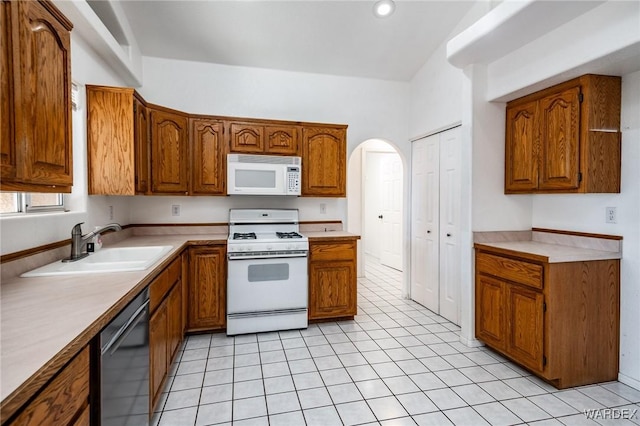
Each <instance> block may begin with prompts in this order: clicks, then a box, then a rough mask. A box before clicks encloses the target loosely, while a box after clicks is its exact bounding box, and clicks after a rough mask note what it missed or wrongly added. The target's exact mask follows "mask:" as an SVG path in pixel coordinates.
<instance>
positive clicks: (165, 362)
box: [149, 301, 169, 412]
mask: <svg viewBox="0 0 640 426" xmlns="http://www.w3.org/2000/svg"><path fill="white" fill-rule="evenodd" d="M167 353H168V351H167V303H166V301H165V302H163V303H162V304H161V305H160V306H159V307H158V309H157V310H156V311H155V313H154V314H153V315H152V316H151V319H150V320H149V369H150V371H149V391H150V395H151V398H150V399H149V403H150V404H151V412H153V408H154V407H155V405H156V402H157V400H158V397H159V396H160V393H161V392H162V382H163V380H164V377H165V375H166V374H167V372H168V370H169V358H168V357H167Z"/></svg>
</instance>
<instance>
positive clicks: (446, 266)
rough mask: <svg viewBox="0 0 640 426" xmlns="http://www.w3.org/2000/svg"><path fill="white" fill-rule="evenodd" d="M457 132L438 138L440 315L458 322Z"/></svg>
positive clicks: (458, 206)
mask: <svg viewBox="0 0 640 426" xmlns="http://www.w3.org/2000/svg"><path fill="white" fill-rule="evenodd" d="M460 158H461V157H460V128H459V127H456V128H454V129H451V130H449V131H446V132H444V133H441V135H440V315H442V316H443V317H445V318H446V319H448V320H449V321H451V322H453V323H455V324H458V323H459V321H460Z"/></svg>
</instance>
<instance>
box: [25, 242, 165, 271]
mask: <svg viewBox="0 0 640 426" xmlns="http://www.w3.org/2000/svg"><path fill="white" fill-rule="evenodd" d="M172 248H173V246H147V247H112V248H104V249H102V250H100V251H98V252H96V253H94V254H90V255H89V256H87V257H85V258H83V259H80V260H77V261H75V262H62V261H57V262H53V263H50V264H48V265H45V266H42V267H40V268H37V269H33V270H31V271H29V272H25V273H24V274H22V275H21V277H25V278H27V277H47V276H53V275H75V274H95V273H108V272H129V271H144V270H145V269H147V268H149V267H150V266H151V265H153V264H154V263H156V262H157V261H158V259H160V258H161V257H162V256H164V255H165V254H167V253H168V252H169V251H170V250H171V249H172Z"/></svg>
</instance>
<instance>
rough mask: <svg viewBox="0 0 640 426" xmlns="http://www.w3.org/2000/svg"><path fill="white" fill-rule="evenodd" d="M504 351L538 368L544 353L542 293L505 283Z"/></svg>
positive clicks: (531, 366)
mask: <svg viewBox="0 0 640 426" xmlns="http://www.w3.org/2000/svg"><path fill="white" fill-rule="evenodd" d="M506 295H507V304H506V305H507V315H508V324H509V329H508V334H507V352H508V353H509V354H510V355H511V356H513V358H514V359H516V360H518V361H519V362H520V363H522V364H523V365H524V366H526V367H529V368H531V369H533V370H536V371H542V370H543V368H544V365H543V359H544V358H543V356H544V340H543V339H544V331H543V320H544V296H543V295H542V293H539V292H537V291H532V290H528V289H526V288H524V287H520V286H517V285H512V284H507V285H506Z"/></svg>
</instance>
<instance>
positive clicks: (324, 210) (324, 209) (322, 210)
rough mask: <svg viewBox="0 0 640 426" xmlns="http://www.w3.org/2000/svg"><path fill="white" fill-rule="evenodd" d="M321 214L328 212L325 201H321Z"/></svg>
mask: <svg viewBox="0 0 640 426" xmlns="http://www.w3.org/2000/svg"><path fill="white" fill-rule="evenodd" d="M320 214H327V205H326V204H325V203H320Z"/></svg>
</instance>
